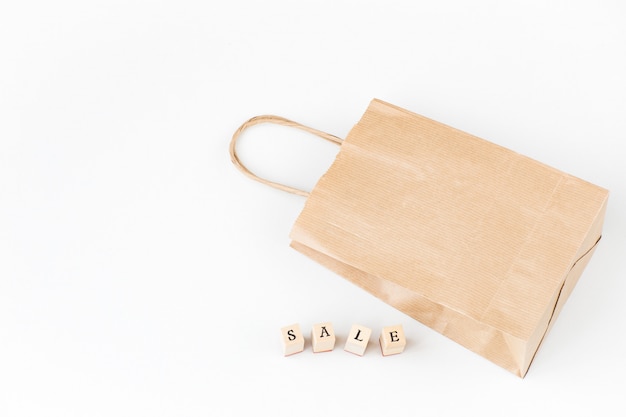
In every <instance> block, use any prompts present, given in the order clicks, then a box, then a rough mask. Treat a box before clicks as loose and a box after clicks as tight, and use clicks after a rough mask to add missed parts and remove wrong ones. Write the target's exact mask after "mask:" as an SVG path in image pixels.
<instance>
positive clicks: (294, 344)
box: [280, 324, 304, 356]
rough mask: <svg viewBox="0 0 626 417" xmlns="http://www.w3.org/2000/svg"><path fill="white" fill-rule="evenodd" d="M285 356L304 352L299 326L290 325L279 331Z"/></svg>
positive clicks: (302, 337)
mask: <svg viewBox="0 0 626 417" xmlns="http://www.w3.org/2000/svg"><path fill="white" fill-rule="evenodd" d="M280 333H281V336H282V343H283V352H284V354H285V356H289V355H293V354H294V353H300V352H302V351H303V350H304V336H302V331H301V330H300V325H299V324H292V325H291V326H285V327H283V328H282V329H280Z"/></svg>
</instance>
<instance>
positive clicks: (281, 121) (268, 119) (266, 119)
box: [230, 115, 342, 197]
mask: <svg viewBox="0 0 626 417" xmlns="http://www.w3.org/2000/svg"><path fill="white" fill-rule="evenodd" d="M261 123H274V124H278V125H283V126H289V127H295V128H296V129H300V130H304V131H305V132H308V133H312V134H314V135H316V136H319V137H320V138H322V139H325V140H327V141H329V142H332V143H336V144H338V145H341V143H342V140H341V139H339V138H338V137H337V136H333V135H331V134H328V133H325V132H322V131H319V130H317V129H313V128H311V127H308V126H304V125H301V124H300V123H296V122H293V121H291V120H288V119H285V118H284V117H280V116H272V115H264V116H256V117H253V118H252V119H250V120H248V121H246V122H245V123H244V124H242V125H241V126H239V129H237V130H236V131H235V133H234V134H233V138H232V140H231V141H230V159H231V161H232V162H233V164H235V166H236V167H237V168H239V170H240V171H241V172H243V173H244V174H245V175H247V176H248V177H250V178H252V179H253V180H255V181H258V182H260V183H263V184H265V185H269V186H270V187H274V188H278V189H279V190H282V191H287V192H288V193H292V194H296V195H301V196H303V197H308V196H309V193H308V192H306V191H303V190H300V189H299V188H294V187H290V186H288V185H284V184H280V183H278V182H273V181H270V180H266V179H264V178H261V177H259V176H257V175H255V174H254V173H252V172H250V170H249V169H248V168H246V167H245V166H244V165H243V164H242V163H241V161H240V160H239V157H238V156H237V150H236V144H237V139H239V135H241V132H243V131H244V130H246V129H247V128H249V127H250V126H254V125H258V124H261Z"/></svg>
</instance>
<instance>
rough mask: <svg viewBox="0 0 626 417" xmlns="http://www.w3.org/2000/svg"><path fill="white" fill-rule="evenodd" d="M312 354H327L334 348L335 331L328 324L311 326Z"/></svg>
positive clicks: (331, 325)
mask: <svg viewBox="0 0 626 417" xmlns="http://www.w3.org/2000/svg"><path fill="white" fill-rule="evenodd" d="M311 344H312V345H313V352H314V353H317V352H328V351H331V350H333V349H334V348H335V330H334V329H333V324H332V323H330V322H326V323H318V324H315V325H313V329H312V330H311Z"/></svg>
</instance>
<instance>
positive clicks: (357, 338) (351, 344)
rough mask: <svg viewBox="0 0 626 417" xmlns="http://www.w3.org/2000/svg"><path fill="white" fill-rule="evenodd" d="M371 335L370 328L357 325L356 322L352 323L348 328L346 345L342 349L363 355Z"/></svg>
mask: <svg viewBox="0 0 626 417" xmlns="http://www.w3.org/2000/svg"><path fill="white" fill-rule="evenodd" d="M371 335H372V329H369V328H367V327H365V326H359V325H358V324H354V325H352V328H351V329H350V334H348V340H346V345H345V347H344V348H343V349H344V350H345V351H346V352H350V353H354V354H355V355H359V356H363V354H364V353H365V349H366V348H367V343H368V342H369V340H370V336H371Z"/></svg>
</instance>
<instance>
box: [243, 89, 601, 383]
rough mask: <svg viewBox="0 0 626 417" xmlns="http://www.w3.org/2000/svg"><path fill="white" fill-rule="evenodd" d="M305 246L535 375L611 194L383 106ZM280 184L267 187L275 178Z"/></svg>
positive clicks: (354, 141) (399, 304)
mask: <svg viewBox="0 0 626 417" xmlns="http://www.w3.org/2000/svg"><path fill="white" fill-rule="evenodd" d="M263 121H273V122H278V123H281V124H287V125H291V126H294V127H298V128H300V129H304V130H308V131H310V132H312V133H316V134H319V135H320V136H322V137H324V138H325V139H327V140H331V141H333V142H336V143H338V144H340V145H341V147H340V150H339V152H338V154H337V157H336V159H335V161H334V163H333V164H332V165H331V167H330V168H329V170H328V171H327V172H326V173H325V174H324V175H323V176H322V177H321V178H320V180H319V182H318V183H317V185H316V186H315V187H314V189H313V190H312V192H311V193H310V194H307V193H304V192H299V191H298V190H295V189H293V188H290V187H285V186H281V185H280V184H275V183H271V184H270V185H273V186H277V187H279V188H281V187H282V189H286V190H287V191H291V192H297V193H299V194H302V195H306V196H307V200H306V203H305V205H304V209H303V210H302V213H301V214H300V216H299V217H298V219H297V220H296V223H295V224H294V226H293V229H292V231H291V235H290V237H291V239H292V242H291V246H292V247H293V248H295V249H296V250H298V251H299V252H301V253H303V254H305V255H306V256H308V257H310V258H312V259H313V260H315V261H317V262H319V263H321V264H323V265H325V266H326V267H328V268H329V269H331V270H333V271H335V272H336V273H338V274H339V275H341V276H343V277H345V278H346V279H348V280H349V281H351V282H353V283H354V284H356V285H358V286H360V287H361V288H363V289H365V290H367V291H369V292H370V293H372V294H373V295H375V296H376V297H378V298H380V299H381V300H383V301H385V302H386V303H388V304H390V305H391V306H393V307H395V308H397V309H398V310H400V311H402V312H404V313H406V314H407V315H409V316H411V317H413V318H415V319H416V320H418V321H420V322H421V323H423V324H425V325H427V326H428V327H430V328H432V329H434V330H436V331H438V332H440V333H441V334H443V335H445V336H447V337H448V338H450V339H452V340H454V341H456V342H458V343H460V344H461V345H463V346H465V347H467V348H468V349H470V350H472V351H474V352H476V353H478V354H480V355H482V356H484V357H485V358H487V359H489V360H490V361H492V362H494V363H496V364H497V365H499V366H501V367H503V368H505V369H507V370H509V371H511V372H513V373H514V374H516V375H518V376H520V377H523V376H524V375H525V374H526V372H527V371H528V368H529V366H530V365H531V363H532V361H533V358H534V357H535V354H536V352H537V350H538V348H539V346H540V345H541V343H542V341H543V340H544V338H545V336H546V334H547V333H548V331H549V330H550V328H551V327H552V325H553V324H554V321H555V319H556V317H557V316H558V314H559V312H560V311H561V309H562V308H563V305H564V303H565V301H566V300H567V298H568V296H569V295H570V293H571V292H572V290H573V288H574V286H575V285H576V282H577V281H578V278H579V277H580V275H581V273H582V271H583V269H584V268H585V266H586V265H587V263H588V262H589V259H590V258H591V255H592V254H593V252H594V250H595V248H596V245H597V243H598V241H599V240H600V237H601V230H602V223H603V220H604V214H605V210H606V204H607V198H608V191H607V190H605V189H603V188H601V187H598V186H596V185H593V184H590V183H589V182H586V181H583V180H581V179H579V178H576V177H574V176H571V175H568V174H566V173H563V172H561V171H558V170H556V169H554V168H551V167H549V166H546V165H544V164H542V163H540V162H537V161H535V160H533V159H530V158H528V157H525V156H523V155H520V154H518V153H516V152H513V151H511V150H509V149H506V148H503V147H501V146H498V145H495V144H493V143H490V142H488V141H485V140H482V139H480V138H477V137H475V136H472V135H470V134H467V133H464V132H462V131H459V130H456V129H454V128H451V127H449V126H446V125H444V124H441V123H438V122H436V121H433V120H430V119H427V118H425V117H422V116H419V115H417V114H414V113H411V112H409V111H407V110H404V109H402V108H399V107H396V106H393V105H391V104H388V103H385V102H383V101H380V100H373V101H372V102H371V103H370V105H369V107H368V108H367V111H366V112H365V114H364V115H363V117H362V118H361V120H360V121H359V122H358V123H357V124H356V126H354V128H353V129H352V130H351V131H350V133H349V134H348V136H347V138H346V139H345V140H344V141H340V140H339V139H337V138H336V137H334V136H332V135H328V134H324V133H322V132H319V131H316V130H314V129H310V128H306V127H304V126H301V125H297V124H295V123H293V122H290V121H287V120H285V119H280V118H276V119H274V120H267V119H265V120H264V119H263V118H260V119H257V120H255V119H251V121H249V122H247V124H244V126H242V128H240V130H239V131H238V132H237V133H236V135H235V136H234V137H233V142H232V143H231V156H232V159H233V162H235V164H236V165H238V166H239V167H240V168H241V169H242V170H243V171H244V172H246V174H247V175H250V176H251V177H253V178H255V179H258V178H256V176H255V175H254V174H252V173H250V172H249V171H247V170H246V169H245V168H243V166H242V165H241V163H240V162H239V160H238V158H237V156H236V152H235V141H236V137H237V136H238V135H239V133H241V130H243V129H244V128H246V127H248V126H249V125H252V124H255V123H260V122H263ZM264 182H266V181H264Z"/></svg>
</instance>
